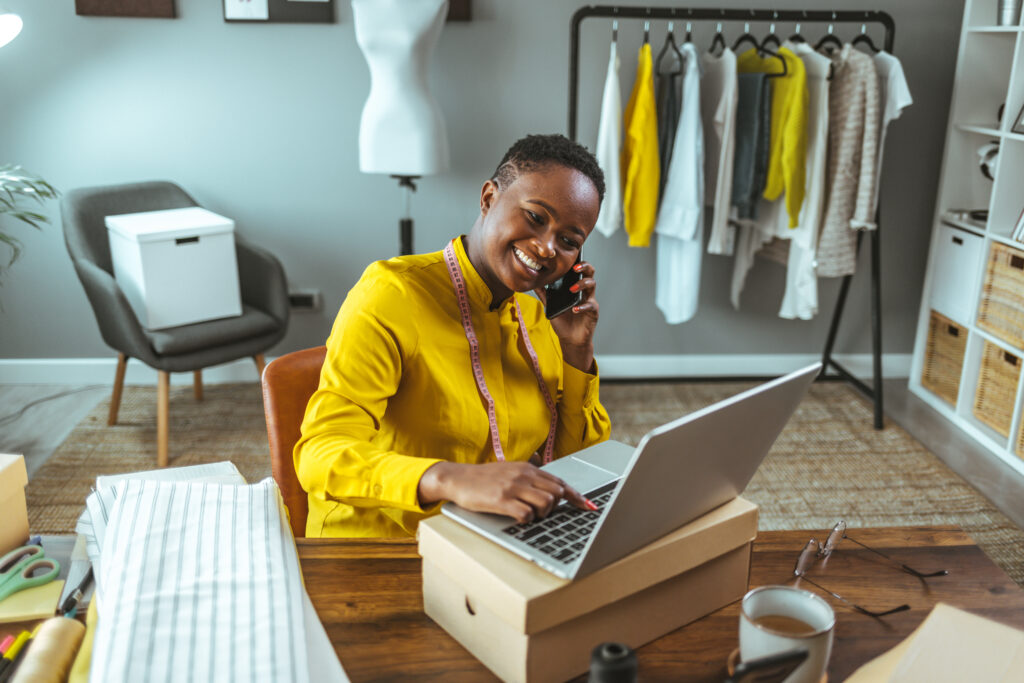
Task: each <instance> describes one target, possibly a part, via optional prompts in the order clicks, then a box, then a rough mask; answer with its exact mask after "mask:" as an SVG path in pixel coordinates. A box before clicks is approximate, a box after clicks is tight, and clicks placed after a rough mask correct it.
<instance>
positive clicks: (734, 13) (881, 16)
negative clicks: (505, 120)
mask: <svg viewBox="0 0 1024 683" xmlns="http://www.w3.org/2000/svg"><path fill="white" fill-rule="evenodd" d="M588 17H603V18H608V19H645V20H666V21H719V22H739V21H742V22H776V23H777V22H787V23H792V22H796V23H801V24H802V23H828V24H838V23H858V24H881V25H882V26H884V27H885V42H884V44H883V45H884V49H885V51H886V52H888V53H890V54H892V45H893V37H894V34H895V32H896V24H895V23H894V22H893V19H892V17H891V16H889V15H888V14H887V13H885V12H877V11H838V10H836V11H833V10H771V9H769V10H763V9H761V10H758V9H749V10H747V9H717V8H714V9H712V8H692V7H621V6H612V5H596V6H595V5H589V6H585V7H581V8H580V9H578V10H576V13H575V14H573V16H572V26H571V28H570V32H569V40H570V47H569V50H570V51H569V137H570V138H571V139H573V140H575V139H576V118H577V111H578V109H577V107H578V102H577V100H578V99H579V62H580V24H581V23H582V22H583V20H584V19H587V18H588ZM880 213H881V212H880V211H879V210H877V209H876V213H875V225H876V227H875V229H874V230H871V231H870V233H871V354H872V374H873V386H871V387H869V386H868V385H866V384H865V383H864V382H862V381H861V380H859V379H857V378H856V377H854V376H853V374H852V373H851V372H850V371H849V370H847V369H846V368H844V367H843V366H842V365H840V364H839V363H837V362H836V360H835V358H833V357H832V350H833V347H834V346H835V341H836V333H837V332H838V330H839V321H840V319H841V318H842V315H843V308H844V307H845V305H846V297H847V294H848V293H849V291H850V281H851V280H852V279H853V275H846V276H844V277H843V281H842V284H841V285H840V287H839V296H838V298H837V300H836V306H835V309H834V310H833V312H832V323H831V325H830V326H829V330H828V337H827V339H826V341H825V349H824V352H823V353H822V358H821V363H822V374H821V376H820V377H819V379H827V380H845V381H847V382H849V383H850V384H852V385H854V386H855V387H857V388H858V389H859V390H860V391H861V392H863V393H864V394H865V395H866V396H867V397H868V398H869V399H871V400H872V401H873V402H874V418H875V429H882V427H883V422H882V313H881V297H882V292H881V285H880V282H879V278H880V270H881V269H880V265H879V259H880V253H879V252H880V249H879V240H880V237H879V231H880V230H881V220H880ZM863 234H864V233H863V231H860V232H858V234H857V252H858V253H859V252H860V243H861V240H862V237H863ZM830 370H834V371H835V374H829V371H830ZM701 379H709V380H723V379H734V378H731V377H728V378H727V377H708V378H703V377H702V378H701Z"/></svg>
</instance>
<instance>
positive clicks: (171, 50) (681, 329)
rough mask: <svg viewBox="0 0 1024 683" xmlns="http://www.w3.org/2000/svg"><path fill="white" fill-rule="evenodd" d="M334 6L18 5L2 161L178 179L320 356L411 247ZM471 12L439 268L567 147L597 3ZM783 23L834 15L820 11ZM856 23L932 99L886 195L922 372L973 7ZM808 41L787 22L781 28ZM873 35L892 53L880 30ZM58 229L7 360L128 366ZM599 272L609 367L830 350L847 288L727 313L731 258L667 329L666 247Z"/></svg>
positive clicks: (436, 72)
mask: <svg viewBox="0 0 1024 683" xmlns="http://www.w3.org/2000/svg"><path fill="white" fill-rule="evenodd" d="M336 2H337V4H338V8H337V9H338V11H337V16H338V22H337V23H335V24H329V25H286V24H264V25H239V24H226V23H225V22H224V21H223V19H222V10H221V3H220V2H219V1H218V0H177V6H178V13H179V18H178V19H175V20H163V19H123V18H99V17H79V16H76V15H75V13H74V2H73V0H6V2H5V5H7V6H8V7H9V8H10V9H11V10H13V11H15V12H18V13H19V14H21V16H22V17H23V18H24V20H25V30H24V31H23V33H22V35H21V36H19V38H18V39H17V40H15V41H14V42H13V43H11V44H10V45H8V46H7V47H6V48H4V49H3V50H0V93H2V94H0V112H2V114H0V117H2V118H0V149H2V150H3V152H2V153H0V160H2V161H11V162H17V163H21V164H23V165H25V166H26V167H28V168H29V169H31V170H34V171H35V172H37V173H39V174H41V175H43V176H44V177H46V178H47V179H49V180H50V181H51V182H52V183H54V184H55V185H57V186H58V187H59V188H61V189H64V190H68V189H71V188H74V187H80V186H85V185H96V184H105V183H117V182H130V181H136V180H143V179H158V178H159V179H173V180H175V181H177V182H179V183H180V184H181V185H183V186H184V187H185V188H186V189H187V190H188V191H189V192H191V193H192V194H193V195H194V196H195V197H196V198H197V199H198V200H199V201H200V203H202V204H203V205H205V206H206V207H207V208H210V209H212V210H214V211H216V212H219V213H222V214H225V215H227V216H231V217H233V218H235V219H236V221H237V224H238V230H239V232H240V233H241V234H243V235H244V236H246V237H247V238H249V239H251V240H252V241H254V242H257V243H259V244H261V245H263V246H265V247H267V248H269V249H271V250H272V251H274V252H275V253H276V254H277V255H278V256H279V258H280V259H281V261H282V262H283V264H284V267H285V270H286V271H287V273H288V277H289V280H290V281H291V283H292V285H293V286H295V287H307V288H310V287H312V288H318V289H321V290H322V291H323V294H324V301H325V306H324V310H323V312H322V313H316V314H303V315H295V316H293V323H292V326H291V330H290V332H289V334H288V336H287V337H286V338H285V340H284V341H283V342H282V343H281V344H280V345H279V346H278V347H277V348H276V349H274V350H273V351H272V353H274V354H279V353H283V352H286V351H290V350H293V349H297V348H301V347H305V346H312V345H316V344H319V343H322V341H323V340H324V339H325V337H326V335H327V333H328V332H329V329H330V324H331V320H332V318H333V315H334V312H335V311H336V310H337V307H338V305H339V304H340V302H341V300H342V299H343V297H344V295H345V292H346V291H347V290H348V288H349V287H351V286H352V284H353V283H354V282H355V281H356V279H357V278H358V277H359V274H360V273H361V272H362V270H363V268H364V267H365V266H366V264H367V263H369V262H370V261H372V260H375V259H380V258H386V257H389V256H391V255H393V254H394V253H396V252H397V240H398V238H397V221H398V218H399V215H400V213H401V194H400V192H399V190H398V188H397V186H396V184H395V182H394V181H393V180H391V179H389V178H386V177H383V176H373V175H363V174H361V173H360V172H359V170H358V163H357V156H358V148H357V135H358V125H359V116H360V112H361V109H362V104H363V101H364V100H365V98H366V95H367V92H368V90H369V75H368V71H367V68H366V65H365V62H364V61H363V58H362V56H361V54H360V52H359V49H358V47H357V46H356V43H355V38H354V34H353V28H352V21H351V8H350V7H349V6H348V4H347V3H346V2H345V1H344V0H336ZM629 4H640V3H629ZM653 4H654V5H666V6H671V4H670V3H663V2H655V3H653ZM720 4H721V6H723V7H760V8H772V7H773V6H778V5H777V4H774V3H768V2H764V1H762V0H752V1H751V2H747V3H741V2H724V3H720ZM473 5H474V6H473V12H474V20H473V21H472V22H471V23H468V24H449V25H447V26H446V28H445V29H444V32H443V33H442V35H441V40H440V44H439V45H438V48H437V50H436V52H435V59H434V64H433V67H432V69H431V79H432V89H433V92H434V93H435V96H436V97H437V99H438V101H439V102H440V104H441V107H442V109H443V111H444V114H445V117H446V119H447V124H448V128H449V131H450V137H451V140H452V167H451V170H450V171H449V172H448V173H446V174H444V175H442V176H437V177H430V178H427V179H425V180H423V181H422V183H421V185H420V191H419V192H418V193H417V194H416V195H415V196H414V201H413V213H414V216H415V218H416V248H417V250H420V251H427V250H434V249H439V248H440V247H441V246H442V245H443V243H444V240H445V239H446V238H448V237H450V236H452V235H455V234H458V233H460V232H465V231H467V230H468V229H469V227H470V225H471V224H472V222H473V220H474V218H475V216H476V206H477V200H478V193H479V187H480V183H481V182H482V181H483V179H485V178H486V177H487V176H488V175H489V174H490V172H491V171H492V170H493V167H494V165H495V164H496V162H497V160H498V159H499V158H500V156H501V154H502V153H503V152H504V150H505V149H506V148H507V146H508V145H509V144H511V142H513V141H514V140H515V139H516V138H518V137H519V136H521V135H524V134H526V133H531V132H565V130H566V112H567V104H566V100H567V98H566V88H567V73H568V53H569V48H568V33H569V19H570V17H571V15H572V13H573V11H574V10H575V9H576V8H577V7H579V6H580V4H579V3H576V2H571V3H570V2H558V3H555V2H550V0H517V1H515V2H511V1H505V2H498V1H497V0H474V3H473ZM785 5H786V6H787V7H789V8H794V9H800V8H807V9H812V8H818V7H820V3H818V2H814V1H813V0H794V1H793V2H789V3H785ZM880 5H881V7H879V6H880ZM844 9H884V10H885V11H887V12H889V13H890V14H892V15H893V17H894V18H895V20H896V26H897V33H896V46H895V52H896V54H897V55H898V56H900V57H901V59H902V60H903V64H904V68H905V70H906V73H907V78H908V80H909V82H910V87H911V91H912V93H913V96H914V100H915V103H914V106H913V107H911V109H910V110H908V111H907V112H906V113H905V114H904V116H903V118H902V119H901V120H899V121H897V122H896V123H895V124H894V125H893V127H892V128H891V129H890V133H889V138H888V148H887V152H886V166H885V169H884V173H883V177H882V214H883V238H882V266H883V271H882V278H883V279H882V284H883V295H884V302H883V307H884V323H883V330H884V334H885V351H886V353H910V352H911V350H912V346H913V335H914V326H915V321H916V317H917V310H918V304H919V300H920V295H921V285H922V281H923V276H924V266H925V259H926V252H927V246H928V236H929V233H930V223H931V218H932V212H933V204H934V196H935V188H936V183H937V178H938V172H939V164H940V161H941V153H942V144H943V139H944V135H945V127H946V119H947V114H948V106H949V97H950V91H951V87H952V78H953V70H954V66H955V59H956V46H957V40H958V35H959V26H960V19H961V15H962V10H963V7H962V2H960V0H941V1H937V0H898V1H891V0H890V1H888V2H882V3H879V2H878V1H877V0H873V1H871V2H864V1H862V0H851V1H850V2H848V3H846V5H844ZM583 27H584V33H583V49H582V53H581V54H582V63H583V66H582V69H581V103H582V107H581V118H580V128H579V130H580V135H581V139H582V140H583V141H584V142H586V143H587V144H592V142H593V137H594V135H595V134H596V128H597V116H598V111H597V108H598V105H599V102H600V90H601V87H602V85H603V79H604V68H605V65H606V63H607V45H608V38H609V34H610V22H606V21H604V20H594V19H591V20H587V21H586V22H584V24H583ZM753 28H754V29H755V33H758V34H763V33H765V29H766V27H765V26H764V25H763V24H762V25H755V26H754V27H753ZM792 29H793V26H792V24H786V25H780V27H779V33H781V34H782V35H784V36H785V35H789V34H790V33H791V32H792ZM682 30H684V28H683V27H682V26H680V27H678V28H677V31H679V32H681V31H682ZM858 30H859V26H849V25H846V26H841V27H840V28H839V29H838V31H837V33H839V34H840V35H843V36H846V37H852V35H853V34H854V33H855V32H856V31H858ZM741 31H742V26H741V25H739V24H729V25H727V28H726V35H727V37H728V39H729V40H730V41H732V40H735V38H736V37H738V35H739V33H740V32H741ZM664 32H665V24H664V23H663V22H660V23H655V25H654V27H653V28H652V34H653V35H652V43H653V44H654V47H655V49H656V50H657V49H659V48H660V46H661V40H662V37H663V36H664ZM713 32H714V26H713V25H710V24H707V23H702V24H698V25H696V26H695V39H696V40H697V42H698V45H699V46H702V47H703V46H706V45H707V44H708V42H709V41H710V37H711V35H713ZM823 32H824V26H821V25H813V24H805V26H804V34H805V35H806V36H807V37H808V38H810V39H811V40H816V39H817V37H818V36H819V35H821V34H822V33H823ZM641 33H642V25H641V23H639V22H635V21H623V22H622V26H621V27H620V49H621V52H622V54H623V55H624V59H623V64H622V71H621V77H622V87H623V91H624V92H623V99H624V100H625V98H626V97H628V94H629V93H628V90H629V88H631V86H632V82H633V77H632V72H633V69H634V67H635V57H634V56H633V55H635V51H636V49H637V48H638V47H639V44H640V40H641ZM874 36H875V39H876V42H877V41H878V40H880V39H881V35H880V31H879V29H877V28H876V29H875V30H874ZM49 213H50V215H51V216H52V217H53V218H54V224H53V225H52V226H50V227H48V228H46V229H45V230H44V231H42V232H39V233H37V232H35V231H32V230H31V229H28V228H25V229H24V230H20V228H19V230H20V232H21V234H22V235H23V242H24V245H25V251H24V255H23V257H22V259H21V260H20V261H19V262H18V263H17V264H16V265H15V267H14V268H13V269H12V270H11V271H10V272H9V273H8V274H7V277H6V278H5V280H4V282H3V285H2V287H0V302H2V305H3V310H2V312H0V358H76V357H110V356H111V355H112V354H111V352H110V351H109V350H108V349H107V348H106V347H105V345H104V344H103V342H102V340H101V339H100V336H99V333H98V331H97V329H96V325H95V322H94V319H93V317H92V312H91V310H90V308H89V305H88V302H87V301H86V298H85V296H84V294H83V292H82V289H81V287H80V285H79V283H78V281H77V279H76V277H75V274H74V272H73V270H72V268H71V264H70V262H69V259H68V256H67V253H66V251H65V249H64V244H63V241H62V236H61V230H60V221H59V210H58V208H57V206H56V205H55V204H54V205H51V206H50V207H49ZM586 254H587V257H588V259H589V260H590V261H591V262H593V263H594V264H595V265H596V266H597V268H598V273H599V281H600V287H599V290H598V293H599V298H600V301H601V313H602V318H601V325H600V326H599V328H598V338H597V350H598V352H599V353H601V354H723V353H814V352H818V351H820V349H821V347H822V345H823V341H824V338H825V334H826V332H827V329H828V317H829V315H830V313H831V308H832V304H833V301H834V299H835V294H836V292H837V291H838V286H837V284H838V283H837V282H836V281H822V286H821V301H822V311H823V314H821V315H819V317H818V318H817V319H816V320H814V321H810V322H797V321H785V320H781V319H779V318H778V317H777V315H776V313H777V310H778V303H779V301H780V299H781V295H782V286H783V279H784V273H783V271H782V269H781V267H779V266H777V265H775V264H771V263H760V264H759V265H757V266H756V267H755V269H754V270H753V271H752V272H751V274H750V277H749V279H748V286H747V289H746V291H745V295H744V298H743V302H742V304H743V305H742V309H741V310H740V311H739V312H736V311H734V310H733V309H732V307H731V306H730V305H729V303H728V287H729V284H728V283H729V277H730V273H731V270H732V262H731V259H726V258H723V257H718V256H707V257H706V258H705V261H704V274H703V282H702V292H701V303H700V311H699V313H698V314H697V316H696V318H694V319H693V320H692V321H690V322H688V323H686V324H683V325H678V326H669V325H666V324H665V323H664V320H663V318H662V316H661V314H660V313H659V312H658V310H657V309H656V307H655V305H654V256H655V254H654V251H653V249H647V250H641V249H629V248H627V247H626V246H625V236H624V234H623V233H622V232H619V233H618V234H617V235H615V236H614V237H613V238H612V239H610V240H608V239H606V238H604V237H603V236H601V235H599V234H597V233H595V234H594V236H593V237H591V239H590V240H589V241H588V243H587V246H586ZM866 255H867V250H866V249H865V250H864V253H863V256H866ZM862 264H864V266H865V267H864V268H863V270H862V271H861V272H860V273H859V274H858V276H857V278H855V281H854V286H853V288H852V292H851V300H850V302H849V305H848V307H847V315H846V322H845V323H844V326H843V327H842V328H841V331H840V338H839V345H838V349H837V350H838V351H841V352H859V353H865V352H869V350H870V327H869V324H868V311H869V308H868V298H867V294H868V287H867V285H868V278H867V268H866V264H867V259H866V258H865V259H863V261H862Z"/></svg>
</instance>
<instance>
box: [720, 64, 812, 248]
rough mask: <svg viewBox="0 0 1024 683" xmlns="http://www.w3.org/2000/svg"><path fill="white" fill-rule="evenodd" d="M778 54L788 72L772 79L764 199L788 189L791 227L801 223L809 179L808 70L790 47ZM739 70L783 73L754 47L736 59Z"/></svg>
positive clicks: (788, 211) (771, 198)
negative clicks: (801, 210)
mask: <svg viewBox="0 0 1024 683" xmlns="http://www.w3.org/2000/svg"><path fill="white" fill-rule="evenodd" d="M777 52H778V54H779V56H780V57H782V59H784V60H785V62H786V75H785V76H777V77H775V78H772V79H770V80H771V83H772V128H771V138H770V141H771V149H770V152H769V155H768V178H767V180H766V181H765V186H764V198H765V199H769V200H772V201H774V200H776V199H778V198H779V196H780V195H782V192H783V190H785V192H786V213H787V214H788V215H789V227H791V228H795V227H796V226H797V225H799V224H800V209H801V207H803V204H804V193H805V191H806V188H805V186H806V179H807V109H808V107H809V104H808V95H807V70H806V69H805V68H804V63H803V60H801V59H800V58H799V57H797V56H796V55H795V54H793V52H792V51H790V50H789V49H788V48H785V47H780V48H779V49H778V50H777ZM736 69H737V70H738V71H741V72H744V73H751V72H762V73H781V72H782V64H780V63H779V59H778V58H777V57H773V56H771V55H767V54H766V55H765V56H764V57H761V56H759V55H758V54H757V50H756V49H753V48H751V49H750V50H747V51H746V52H744V53H743V54H742V55H740V56H739V57H738V58H737V60H736Z"/></svg>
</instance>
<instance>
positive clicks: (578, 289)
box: [569, 282, 580, 292]
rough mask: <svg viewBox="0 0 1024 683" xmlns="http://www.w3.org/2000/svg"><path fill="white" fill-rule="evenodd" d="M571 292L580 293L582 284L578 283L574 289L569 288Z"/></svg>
mask: <svg viewBox="0 0 1024 683" xmlns="http://www.w3.org/2000/svg"><path fill="white" fill-rule="evenodd" d="M569 291H570V292H578V291H580V283H578V282H577V283H576V284H574V285H573V286H572V287H570V288H569Z"/></svg>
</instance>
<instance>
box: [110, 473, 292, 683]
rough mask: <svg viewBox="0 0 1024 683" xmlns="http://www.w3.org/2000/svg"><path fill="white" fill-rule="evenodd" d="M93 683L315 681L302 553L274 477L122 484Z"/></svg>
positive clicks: (114, 516) (113, 520) (113, 522)
mask: <svg viewBox="0 0 1024 683" xmlns="http://www.w3.org/2000/svg"><path fill="white" fill-rule="evenodd" d="M117 486H118V487H119V489H120V490H119V491H118V493H117V496H116V502H115V503H114V505H113V508H112V510H111V511H110V519H109V522H108V525H107V529H106V535H105V539H104V542H103V557H104V562H103V565H102V566H103V570H102V576H100V577H98V578H99V580H100V583H101V584H102V585H103V599H102V600H101V601H100V603H99V623H98V628H97V632H96V641H95V645H94V648H93V654H92V662H93V663H92V669H91V671H90V680H91V681H103V682H105V683H107V682H111V681H152V682H160V681H308V680H309V665H308V661H307V648H306V631H305V624H304V617H303V600H304V596H303V587H302V583H301V573H300V570H299V564H298V556H297V554H296V551H295V544H294V542H293V541H292V537H291V532H290V529H289V527H288V523H287V521H286V518H285V515H284V514H283V504H282V502H281V497H280V493H279V491H278V489H277V486H276V485H275V484H274V482H273V480H270V479H266V480H264V481H262V482H260V483H259V484H255V485H252V486H232V485H222V484H210V483H205V482H203V483H199V482H189V483H186V482H159V481H151V480H132V481H127V482H123V483H121V484H118V485H117Z"/></svg>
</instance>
